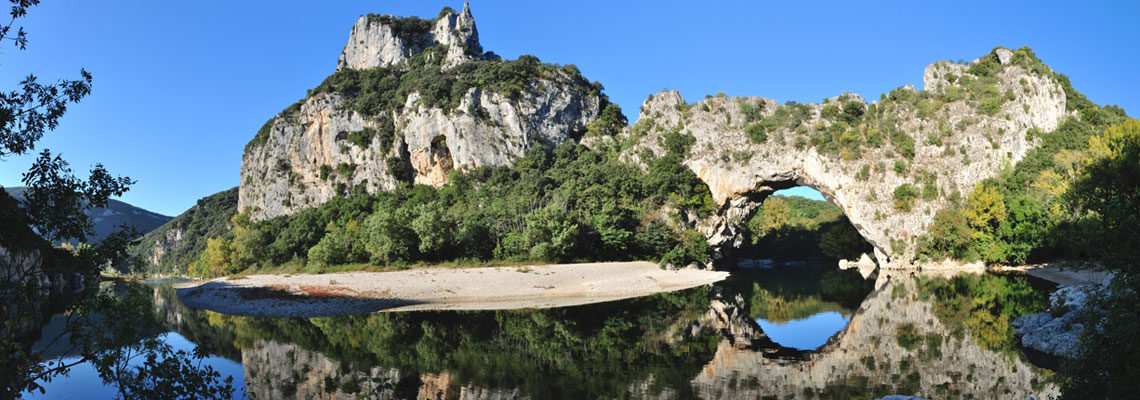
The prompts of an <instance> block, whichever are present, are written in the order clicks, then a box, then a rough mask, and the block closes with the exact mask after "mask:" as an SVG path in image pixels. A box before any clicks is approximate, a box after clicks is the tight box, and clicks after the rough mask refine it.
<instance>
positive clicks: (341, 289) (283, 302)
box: [176, 261, 728, 317]
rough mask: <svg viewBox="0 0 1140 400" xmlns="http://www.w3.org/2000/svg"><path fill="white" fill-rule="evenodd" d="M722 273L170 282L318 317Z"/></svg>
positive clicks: (489, 302)
mask: <svg viewBox="0 0 1140 400" xmlns="http://www.w3.org/2000/svg"><path fill="white" fill-rule="evenodd" d="M727 277H728V273H727V272H722V271H708V270H697V269H681V270H676V271H667V270H663V269H661V268H659V267H658V266H657V265H656V264H653V263H649V262H644V261H637V262H607V263H588V264H557V265H542V266H523V267H488V268H464V269H445V268H435V269H415V270H407V271H394V272H343V273H330V274H317V275H290V274H278V275H252V276H247V277H240V278H237V279H233V278H218V279H213V280H209V281H198V282H190V283H185V284H181V285H177V286H176V288H177V293H178V297H179V298H180V299H181V300H182V302H183V303H184V304H186V305H188V306H190V307H193V308H200V309H206V310H211V311H216V312H220V313H223V314H230V315H242V316H257V317H322V316H335V315H350V314H360V313H368V312H377V311H417V310H506V309H519V308H550V307H564V306H573V305H580V304H589V303H599V302H605V301H613V300H620V299H626V298H631V297H638V296H645V295H650V294H654V293H661V292H670V291H674V290H681V289H687V288H692V287H696V286H701V285H706V284H710V283H714V282H718V281H721V280H723V279H725V278H727Z"/></svg>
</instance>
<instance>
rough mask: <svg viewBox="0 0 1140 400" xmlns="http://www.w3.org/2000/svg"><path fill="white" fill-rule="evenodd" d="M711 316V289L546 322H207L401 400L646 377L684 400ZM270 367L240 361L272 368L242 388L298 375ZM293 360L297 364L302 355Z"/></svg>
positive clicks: (592, 394) (477, 315)
mask: <svg viewBox="0 0 1140 400" xmlns="http://www.w3.org/2000/svg"><path fill="white" fill-rule="evenodd" d="M708 307H709V295H708V291H707V289H701V288H698V289H691V290H686V291H681V292H674V293H665V294H658V295H654V296H649V297H644V298H638V299H631V300H626V301H621V302H613V303H603V304H596V305H589V306H582V307H569V308H559V309H545V310H515V311H483V312H411V313H377V314H368V315H355V316H345V317H328V318H310V319H284V318H280V319H278V318H248V317H235V316H227V315H222V314H217V313H212V312H208V313H207V314H208V318H207V322H208V323H209V324H210V325H211V326H214V327H217V328H220V329H224V330H227V331H232V332H235V333H236V342H237V344H238V345H239V346H240V347H241V348H242V349H243V352H250V351H266V352H268V351H273V349H276V347H273V346H277V345H267V344H266V343H267V342H276V343H288V344H290V345H295V346H297V347H298V348H300V349H304V350H306V351H312V352H319V353H323V354H324V355H326V356H328V357H331V358H333V359H336V360H337V361H338V362H339V363H340V365H341V366H342V367H343V368H348V369H351V370H354V371H357V372H358V373H355V374H337V375H335V376H336V377H338V378H345V379H350V380H355V379H360V378H362V377H365V376H369V377H371V376H376V374H377V373H376V372H374V371H373V370H374V369H375V368H382V369H394V370H398V371H400V374H398V375H399V376H401V377H402V378H400V379H399V380H398V381H396V382H393V383H394V384H396V386H397V388H398V387H399V386H400V385H407V384H408V382H409V378H407V377H409V376H411V377H420V379H424V378H431V377H439V376H441V375H442V374H447V376H448V381H449V385H452V386H481V387H491V388H496V387H497V388H511V389H518V390H519V391H520V393H521V394H523V395H526V396H530V397H534V398H559V397H565V398H596V397H605V396H611V395H613V394H615V393H622V392H624V391H625V390H626V388H627V387H628V385H629V383H630V382H644V381H645V380H646V379H647V378H648V377H650V376H652V377H654V378H655V379H656V382H660V384H661V385H666V386H669V388H668V390H669V392H671V393H688V392H689V391H690V390H691V388H690V387H689V385H687V384H686V383H685V382H688V381H689V380H690V379H691V378H692V376H693V375H695V374H696V373H697V372H698V371H699V370H700V368H701V367H702V366H703V365H704V364H705V363H706V362H707V360H708V359H709V358H710V357H711V355H712V352H713V350H714V349H715V347H716V344H717V342H718V341H719V340H720V336H719V335H718V334H717V333H716V332H714V331H712V330H700V329H697V330H693V329H689V328H690V327H691V326H693V324H694V321H697V320H698V319H700V318H701V317H702V316H703V315H705V313H706V312H707V310H708ZM276 354H284V353H283V352H276ZM267 356H268V353H266V354H262V355H259V356H257V357H250V356H249V355H243V360H245V361H252V360H255V359H256V360H259V361H260V362H261V363H263V364H265V365H246V366H245V367H246V371H247V376H248V375H254V373H253V372H251V371H263V370H270V369H273V370H280V369H281V368H282V366H281V365H276V364H275V363H278V362H280V363H285V364H288V365H293V364H295V363H293V362H292V361H288V360H272V359H270V358H269V357H267ZM293 356H294V357H297V355H296V353H295V352H294V355H293ZM296 375H297V377H298V379H301V380H303V381H304V382H296V383H295V384H296V385H298V386H301V385H306V384H310V385H319V386H322V387H324V388H336V387H343V386H344V384H343V382H339V383H338V382H327V383H326V382H324V381H323V378H321V379H319V380H318V379H316V378H312V379H309V378H304V376H305V374H302V373H300V371H298V373H297V374H296ZM381 375H385V376H388V377H392V376H394V375H392V374H391V373H388V372H385V373H383V374H381ZM327 376H332V375H326V377H327ZM413 380H414V379H413ZM259 381H260V380H258V379H256V378H253V379H248V382H247V384H248V385H250V387H249V388H248V389H249V392H250V393H274V392H273V390H278V391H279V392H280V388H274V387H262V388H259V387H254V385H256V384H257V382H259ZM413 384H414V382H413ZM414 385H423V383H422V382H421V383H419V384H414ZM651 386H656V385H651ZM349 387H350V388H351V387H352V385H349ZM292 389H293V390H307V389H300V388H297V387H294V388H292ZM650 390H653V391H660V390H665V387H661V388H650Z"/></svg>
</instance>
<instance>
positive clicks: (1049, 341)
mask: <svg viewBox="0 0 1140 400" xmlns="http://www.w3.org/2000/svg"><path fill="white" fill-rule="evenodd" d="M1104 290H1105V286H1103V285H1099V284H1087V285H1076V286H1063V287H1061V288H1060V289H1057V291H1056V292H1053V294H1051V295H1050V296H1049V300H1050V310H1049V312H1043V313H1037V314H1029V315H1022V316H1020V317H1017V318H1016V319H1014V320H1013V322H1012V323H1011V325H1013V328H1014V332H1015V333H1016V334H1017V335H1018V336H1020V337H1021V345H1022V346H1025V347H1027V348H1030V349H1034V350H1037V351H1040V352H1043V353H1046V354H1051V355H1054V356H1061V357H1074V356H1076V352H1077V349H1078V348H1079V347H1080V345H1081V334H1082V333H1083V332H1084V330H1085V325H1084V319H1083V318H1082V316H1084V315H1085V314H1086V313H1087V312H1088V311H1089V310H1088V309H1086V307H1088V304H1089V298H1090V297H1092V296H1098V293H1102V292H1103V291H1104Z"/></svg>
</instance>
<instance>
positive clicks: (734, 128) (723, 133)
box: [622, 55, 1068, 267]
mask: <svg viewBox="0 0 1140 400" xmlns="http://www.w3.org/2000/svg"><path fill="white" fill-rule="evenodd" d="M999 57H1000V55H999ZM1003 59H1005V58H1003ZM969 67H970V65H954V64H951V63H948V62H939V63H935V64H932V65H931V66H929V67H927V68H926V74H925V77H924V83H925V87H926V92H929V93H935V94H943V93H946V92H947V91H953V90H959V91H960V90H965V89H963V88H962V87H961V84H962V79H960V78H959V79H954V82H951V78H952V77H953V76H954V75H956V76H957V77H961V76H965V75H966V74H967V73H966V70H967V69H968V68H969ZM996 77H997V83H996V84H995V87H996V89H997V90H998V91H999V92H1000V93H1002V96H1004V98H1007V99H1008V100H1006V101H1005V102H1004V103H1003V104H1001V105H1000V108H999V109H998V110H996V112H994V113H992V114H986V113H983V112H981V111H979V109H978V108H977V107H978V104H977V103H976V102H974V103H971V102H970V101H967V100H957V101H951V102H942V103H935V102H931V103H929V104H924V103H922V102H921V101H919V102H913V101H912V102H904V101H890V102H889V103H890V106H886V104H885V103H886V102H884V104H876V106H878V107H883V108H881V109H879V110H878V112H880V113H881V115H883V116H884V118H891V119H894V120H896V121H897V124H895V125H896V127H897V129H899V130H901V131H902V132H904V133H906V134H907V135H909V136H910V137H911V138H912V139H913V140H914V142H915V150H914V152H915V155H914V157H913V158H912V159H909V160H908V159H905V158H904V157H903V156H902V155H900V153H899V151H898V150H897V149H896V146H894V145H892V143H891V141H890V139H884V143H883V144H881V145H878V146H874V145H868V144H863V145H862V146H861V147H860V148H859V150H858V153H855V149H853V148H842V149H840V150H836V151H834V152H831V153H827V154H823V153H821V152H820V150H818V149H817V147H816V146H813V145H812V143H811V142H812V140H813V135H814V134H816V133H817V132H822V131H823V130H826V129H827V128H828V127H829V126H830V125H832V124H834V123H835V119H834V118H824V117H822V116H821V111H822V109H823V108H824V106H827V105H838V106H840V107H842V105H843V104H844V103H846V102H850V101H855V102H859V103H864V101H863V99H861V98H859V97H858V96H857V95H845V96H843V97H844V99H842V101H841V100H840V99H838V98H833V99H828V101H827V102H826V103H824V104H806V106H807V107H808V109H809V110H810V116H809V117H808V118H806V119H805V120H804V121H803V123H802V125H801V128H800V129H791V128H789V127H788V126H784V127H781V128H779V129H777V130H775V131H773V132H769V133H768V139H767V141H765V142H764V143H756V142H753V141H751V140H749V136H748V134H747V133H746V130H745V129H746V127H747V126H748V125H750V123H749V122H747V121H746V117H745V115H744V114H743V113H742V112H741V105H742V104H744V103H751V104H754V105H757V106H759V105H761V104H762V105H763V109H762V111H761V115H763V116H764V117H767V116H770V115H773V114H774V113H775V112H776V110H777V108H778V106H779V104H778V103H777V102H776V101H775V100H772V99H765V98H759V97H752V98H729V97H727V96H714V97H709V98H706V99H705V100H702V101H700V102H697V103H695V104H685V102H684V99H683V98H682V97H681V95H680V93H678V92H676V91H663V92H661V93H658V94H656V95H654V96H651V97H650V98H649V99H647V100H646V101H645V103H644V104H643V105H642V107H641V114H640V118H639V121H638V124H637V125H635V126H631V127H628V128H626V130H625V131H624V132H623V133H622V135H623V136H624V138H625V139H631V140H636V141H637V143H638V144H637V145H635V146H633V147H632V148H630V149H627V150H626V151H625V152H624V153H623V157H624V158H625V159H627V160H630V161H634V162H639V163H640V162H641V160H640V155H641V154H642V151H643V150H649V151H651V152H652V153H654V154H656V155H663V154H664V153H665V150H664V148H663V146H662V143H663V140H662V138H663V135H665V134H666V133H667V132H672V131H680V132H682V133H685V134H690V135H692V136H693V137H694V138H695V139H696V142H695V143H694V144H693V146H692V150H691V152H690V154H689V156H688V157H687V158H686V159H685V161H684V164H685V165H686V166H688V167H689V168H690V169H691V170H692V171H693V172H694V173H696V175H697V176H698V177H700V179H701V180H702V181H704V182H705V183H706V184H708V186H709V189H710V190H711V192H712V197H713V200H715V202H716V203H717V204H719V205H720V208H719V210H718V211H717V214H716V215H715V216H713V217H712V218H706V219H704V220H702V221H701V222H700V223H699V224H698V226H700V227H702V229H703V230H704V233H705V235H706V237H707V238H708V239H709V244H710V245H713V247H714V249H716V252H715V253H714V254H713V255H712V258H711V259H710V260H709V262H710V263H711V262H712V261H714V260H715V259H717V258H719V257H721V256H724V255H726V254H727V253H728V251H730V249H731V248H732V247H733V246H734V245H739V243H736V242H738V241H739V239H740V237H741V236H740V235H738V234H737V233H738V229H737V227H738V226H740V225H741V224H743V223H744V222H746V221H747V219H748V217H749V216H750V215H751V214H752V212H753V211H754V210H755V208H756V207H757V206H758V205H759V204H760V203H761V202H762V201H763V200H764V198H766V197H767V196H768V195H769V194H771V193H772V192H773V191H775V190H779V189H784V188H788V187H791V186H797V185H799V186H809V187H812V188H814V189H816V190H819V191H820V193H822V194H823V196H824V197H826V198H827V199H828V200H830V201H831V202H832V203H835V204H836V205H838V206H839V207H840V208H842V209H843V212H844V213H845V214H846V215H847V217H848V218H849V219H850V220H851V223H852V224H853V225H854V226H855V228H856V229H858V231H859V233H860V234H861V235H862V236H863V237H864V238H865V239H867V241H868V242H870V243H871V244H872V245H873V246H874V248H875V258H876V260H877V261H878V263H879V264H880V265H885V266H890V267H910V266H911V265H910V261H911V260H912V259H913V257H914V247H915V246H914V237H915V235H919V234H922V233H924V232H926V229H927V227H928V226H929V225H930V223H931V222H932V220H933V217H934V214H935V212H936V211H938V210H940V209H942V208H944V207H945V206H947V205H949V204H950V203H951V198H952V197H955V196H959V197H960V196H964V195H966V194H968V193H969V192H970V190H971V189H972V188H973V187H974V186H975V185H976V184H978V183H980V182H981V181H982V180H984V179H986V178H989V177H992V176H994V175H996V174H997V173H998V172H999V171H1000V170H1001V169H1002V168H1003V166H1006V165H1013V164H1016V163H1017V162H1018V161H1019V160H1021V159H1022V157H1024V156H1025V154H1026V153H1027V152H1028V151H1029V150H1031V149H1033V148H1034V147H1036V146H1037V145H1038V143H1037V140H1038V139H1035V138H1031V137H1027V136H1028V135H1027V132H1029V131H1030V130H1031V129H1033V128H1037V129H1040V130H1041V131H1045V132H1047V131H1050V130H1053V129H1055V128H1056V127H1057V126H1058V125H1059V124H1060V123H1061V122H1062V121H1063V120H1064V119H1065V118H1066V117H1067V116H1068V114H1067V113H1066V111H1065V95H1064V92H1063V90H1062V89H1061V86H1060V85H1059V84H1058V83H1057V82H1056V80H1055V79H1054V77H1053V75H1052V74H1051V73H1046V74H1037V73H1033V72H1032V71H1031V70H1030V69H1029V68H1026V67H1024V66H1020V65H1012V64H1007V65H1001V66H999V69H998V72H997V73H996ZM899 93H901V94H903V95H905V94H906V93H912V94H913V95H915V96H912V97H911V98H921V97H917V95H919V94H921V93H920V92H914V91H913V89H910V88H901V89H900V90H899ZM940 98H943V97H940ZM923 101H926V100H923ZM930 105H934V106H933V107H930ZM924 107H925V108H926V109H925V110H923V109H922V108H924ZM875 129H878V128H877V127H876V126H863V125H861V126H854V127H851V129H850V131H851V132H853V134H856V135H859V136H860V137H862V136H865V135H868V134H869V132H871V131H873V130H875ZM884 135H885V133H884ZM797 142H799V143H800V145H798V146H797V145H796V143H797ZM845 151H847V153H845ZM898 160H901V161H902V162H903V163H904V164H905V166H906V168H905V170H904V171H903V172H901V173H899V172H896V171H895V170H894V163H895V162H896V161H898ZM861 171H866V172H865V174H866V176H862V177H861V176H859V175H860V172H861ZM920 171H928V172H933V173H934V174H935V175H936V177H937V181H936V186H937V188H938V191H939V196H938V197H937V198H935V199H930V200H924V199H922V198H921V197H920V198H918V199H916V200H915V202H914V205H913V207H912V208H911V211H901V210H898V209H896V207H895V200H894V199H893V198H892V194H893V192H894V191H895V189H896V188H898V187H899V186H901V185H903V184H906V183H909V184H912V185H915V186H917V187H919V188H922V187H923V184H922V183H921V181H920V176H919V172H920Z"/></svg>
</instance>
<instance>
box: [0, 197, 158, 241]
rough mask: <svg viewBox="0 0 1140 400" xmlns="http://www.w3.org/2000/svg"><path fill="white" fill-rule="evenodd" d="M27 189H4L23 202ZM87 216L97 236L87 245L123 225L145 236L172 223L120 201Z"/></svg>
mask: <svg viewBox="0 0 1140 400" xmlns="http://www.w3.org/2000/svg"><path fill="white" fill-rule="evenodd" d="M27 189H28V188H27V187H26V186H15V187H7V188H4V190H6V191H7V192H8V194H10V195H12V197H14V198H16V199H17V200H21V201H23V199H24V191H26V190H27ZM87 216H89V217H91V222H92V223H93V224H94V228H95V235H94V236H91V237H88V238H87V240H85V242H87V243H96V242H98V241H100V240H103V238H105V237H107V235H109V234H111V232H115V231H116V230H118V229H119V226H120V225H123V224H126V225H134V227H135V229H137V230H138V231H139V234H145V233H147V232H150V231H152V230H154V228H157V227H159V226H162V224H165V223H166V222H167V221H170V218H171V217H168V216H165V215H162V214H159V213H155V212H151V211H147V210H144V209H141V208H138V207H135V206H132V205H130V204H127V203H124V202H121V201H118V200H111V201H109V202H108V203H107V208H92V209H90V210H87ZM75 242H76V241H75V240H72V241H71V244H75Z"/></svg>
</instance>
